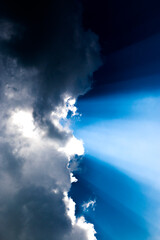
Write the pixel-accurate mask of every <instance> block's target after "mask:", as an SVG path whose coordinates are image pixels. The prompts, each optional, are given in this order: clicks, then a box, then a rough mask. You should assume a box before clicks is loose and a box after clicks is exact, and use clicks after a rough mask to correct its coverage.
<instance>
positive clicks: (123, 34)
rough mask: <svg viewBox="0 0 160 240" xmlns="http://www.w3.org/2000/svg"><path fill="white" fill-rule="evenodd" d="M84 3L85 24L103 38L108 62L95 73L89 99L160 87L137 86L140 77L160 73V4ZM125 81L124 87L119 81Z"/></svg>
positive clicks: (154, 83) (145, 83)
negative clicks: (118, 92)
mask: <svg viewBox="0 0 160 240" xmlns="http://www.w3.org/2000/svg"><path fill="white" fill-rule="evenodd" d="M82 2H83V8H84V12H83V24H84V26H85V28H86V29H88V28H91V29H92V30H93V31H94V32H95V33H96V34H97V35H98V36H99V41H100V45H101V54H102V58H103V63H104V64H103V66H102V67H101V68H100V69H98V71H96V72H95V74H94V77H93V90H92V91H90V92H89V93H88V94H87V95H86V96H85V97H89V96H92V95H97V94H105V93H107V94H110V92H115V91H116V92H117V91H126V89H127V91H130V90H131V91H133V90H134V89H140V90H141V89H143V90H144V89H149V88H156V87H157V86H159V81H158V82H157V80H153V81H152V82H151V81H150V80H146V81H144V80H140V81H139V80H138V83H137V80H136V78H138V77H145V76H150V75H153V74H157V73H159V66H160V57H159V56H160V53H159V40H160V38H159V36H158V34H159V33H160V15H159V10H160V2H159V1H157V0H154V1H144V0H141V1H138V0H136V1H126V0H123V1H118V0H107V1H103V0H100V1H90V0H82ZM133 78H135V79H133ZM124 81H125V83H123V86H120V84H119V82H120V83H121V82H124ZM113 83H116V85H113ZM101 86H102V87H101ZM97 88H98V91H97Z"/></svg>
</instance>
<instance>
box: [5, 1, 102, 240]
mask: <svg viewBox="0 0 160 240" xmlns="http://www.w3.org/2000/svg"><path fill="white" fill-rule="evenodd" d="M100 64H101V61H100V56H99V45H98V38H97V36H96V35H95V34H94V33H92V32H91V31H84V29H83V27H82V9H81V5H80V3H79V2H78V1H76V0H75V1H74V0H70V1H65V0H56V1H51V0H50V1H49V0H46V1H41V2H36V1H29V0H28V1H23V2H21V1H18V0H16V1H10V0H6V1H2V3H1V10H0V90H1V91H0V239H2V240H14V239H16V240H46V239H47V240H72V239H73V240H93V239H96V238H93V235H94V233H92V234H89V232H87V231H88V230H87V229H86V228H84V227H82V225H81V224H79V223H78V221H77V220H76V222H75V223H74V224H73V223H72V219H71V217H70V216H69V214H68V212H67V211H68V210H67V207H66V203H65V201H64V198H65V193H68V192H69V189H70V187H71V178H70V169H68V167H67V166H68V161H69V159H68V155H67V154H66V153H65V152H64V151H61V150H60V149H63V147H64V146H66V144H67V142H68V141H69V139H71V138H72V137H73V133H72V132H71V130H69V129H67V130H66V128H60V127H59V125H57V122H56V120H55V121H52V117H51V116H52V112H54V113H55V114H57V115H56V117H57V119H59V120H60V118H61V115H60V116H59V115H58V114H60V113H59V112H57V111H58V110H57V109H63V108H64V107H65V98H66V97H70V98H75V99H77V97H78V96H79V95H82V94H84V93H85V92H86V91H88V89H89V88H90V87H91V78H92V74H93V72H94V71H95V70H96V69H97V68H98V67H99V66H100ZM84 224H87V223H86V222H85V223H84ZM85 226H88V229H90V231H92V230H94V228H93V227H92V226H91V225H90V224H88V225H85Z"/></svg>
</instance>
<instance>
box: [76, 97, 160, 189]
mask: <svg viewBox="0 0 160 240" xmlns="http://www.w3.org/2000/svg"><path fill="white" fill-rule="evenodd" d="M128 99H129V100H128ZM97 102H98V103H97V104H98V105H99V106H101V109H100V108H99V109H98V110H99V112H100V111H102V112H100V115H101V116H102V113H103V107H102V106H104V107H106V109H107V107H108V108H109V109H110V108H111V107H113V111H112V112H114V111H115V112H117V110H119V112H118V114H117V115H116V118H115V116H114V117H112V116H110V115H109V114H110V113H108V116H107V112H105V113H104V116H105V119H104V118H101V119H99V120H97V118H95V122H94V119H93V117H92V121H93V122H92V124H90V125H88V124H87V125H86V126H81V129H79V130H78V131H77V137H80V138H82V139H83V141H84V144H85V148H86V150H87V152H88V154H89V155H91V156H93V157H96V158H97V159H100V160H102V161H105V162H108V163H110V164H112V165H115V166H116V167H118V168H119V169H121V170H122V171H124V172H125V173H126V174H128V175H130V176H132V177H134V178H135V179H137V180H140V181H143V182H145V183H147V184H151V185H152V186H154V187H156V188H158V189H160V175H159V172H160V123H159V121H160V108H159V107H158V106H159V102H160V97H159V96H147V95H146V96H145V95H144V94H143V96H141V97H140V95H138V97H137V96H136V95H132V96H129V97H128V96H127V95H121V96H114V97H113V98H106V99H105V98H103V99H98V100H97ZM107 104H108V105H109V106H107ZM118 104H119V105H118ZM90 107H91V104H90ZM93 107H95V109H97V108H96V99H94V106H93ZM86 108H87V102H86ZM95 111H96V110H95ZM93 112H94V109H93ZM124 113H125V114H126V115H124ZM95 115H96V117H97V113H96V112H95ZM88 122H89V121H87V123H88Z"/></svg>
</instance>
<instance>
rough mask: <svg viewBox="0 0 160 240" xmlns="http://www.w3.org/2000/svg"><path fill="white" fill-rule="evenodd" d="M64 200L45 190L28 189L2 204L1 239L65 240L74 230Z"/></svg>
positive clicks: (31, 187)
mask: <svg viewBox="0 0 160 240" xmlns="http://www.w3.org/2000/svg"><path fill="white" fill-rule="evenodd" d="M62 197H63V196H62V194H55V193H53V192H48V191H47V190H46V189H44V188H42V187H35V186H29V187H27V188H23V189H21V190H20V191H19V192H18V193H17V194H16V196H14V197H12V198H10V199H5V202H3V201H1V215H0V222H1V225H0V238H1V239H5V240H10V239H23V240H25V239H26V240H27V239H31V240H32V239H33V240H36V239H37V240H44V239H49V240H51V239H57V240H61V239H64V237H65V235H66V234H69V233H70V231H71V222H70V220H69V218H68V217H67V215H66V213H65V205H64V202H63V201H62ZM7 229H8V230H7Z"/></svg>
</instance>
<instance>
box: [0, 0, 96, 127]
mask: <svg viewBox="0 0 160 240" xmlns="http://www.w3.org/2000/svg"><path fill="white" fill-rule="evenodd" d="M1 12H2V14H1V15H2V17H1V18H2V20H3V21H4V19H6V20H7V22H11V23H12V24H15V34H14V35H13V34H12V35H11V37H10V39H7V40H6V39H4V40H2V43H1V44H2V46H3V52H4V53H7V54H9V55H10V56H12V57H14V58H16V59H18V63H19V64H21V65H22V66H24V67H27V68H30V67H32V68H33V67H35V68H36V69H37V70H38V74H37V75H38V82H37V84H36V86H35V87H34V88H33V91H34V94H36V95H37V98H36V100H35V107H34V116H35V118H36V119H38V120H40V121H41V122H43V123H44V122H45V120H44V114H46V113H48V112H49V111H50V110H51V109H54V107H55V106H56V105H57V104H59V103H60V102H61V101H62V95H63V94H65V93H66V94H68V95H71V96H72V97H77V96H78V95H80V94H83V93H85V92H86V91H87V90H88V89H89V88H90V83H91V81H90V78H91V76H92V73H93V71H94V70H95V69H96V68H97V67H98V66H99V64H100V59H99V56H98V55H99V46H98V44H97V36H96V35H95V34H93V33H92V32H90V31H88V32H84V30H83V28H82V26H81V7H80V4H78V2H77V1H74V0H71V1H64V0H60V1H58V0H56V1H41V2H36V1H23V2H22V1H14V2H13V1H4V2H3V4H2V8H1Z"/></svg>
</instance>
